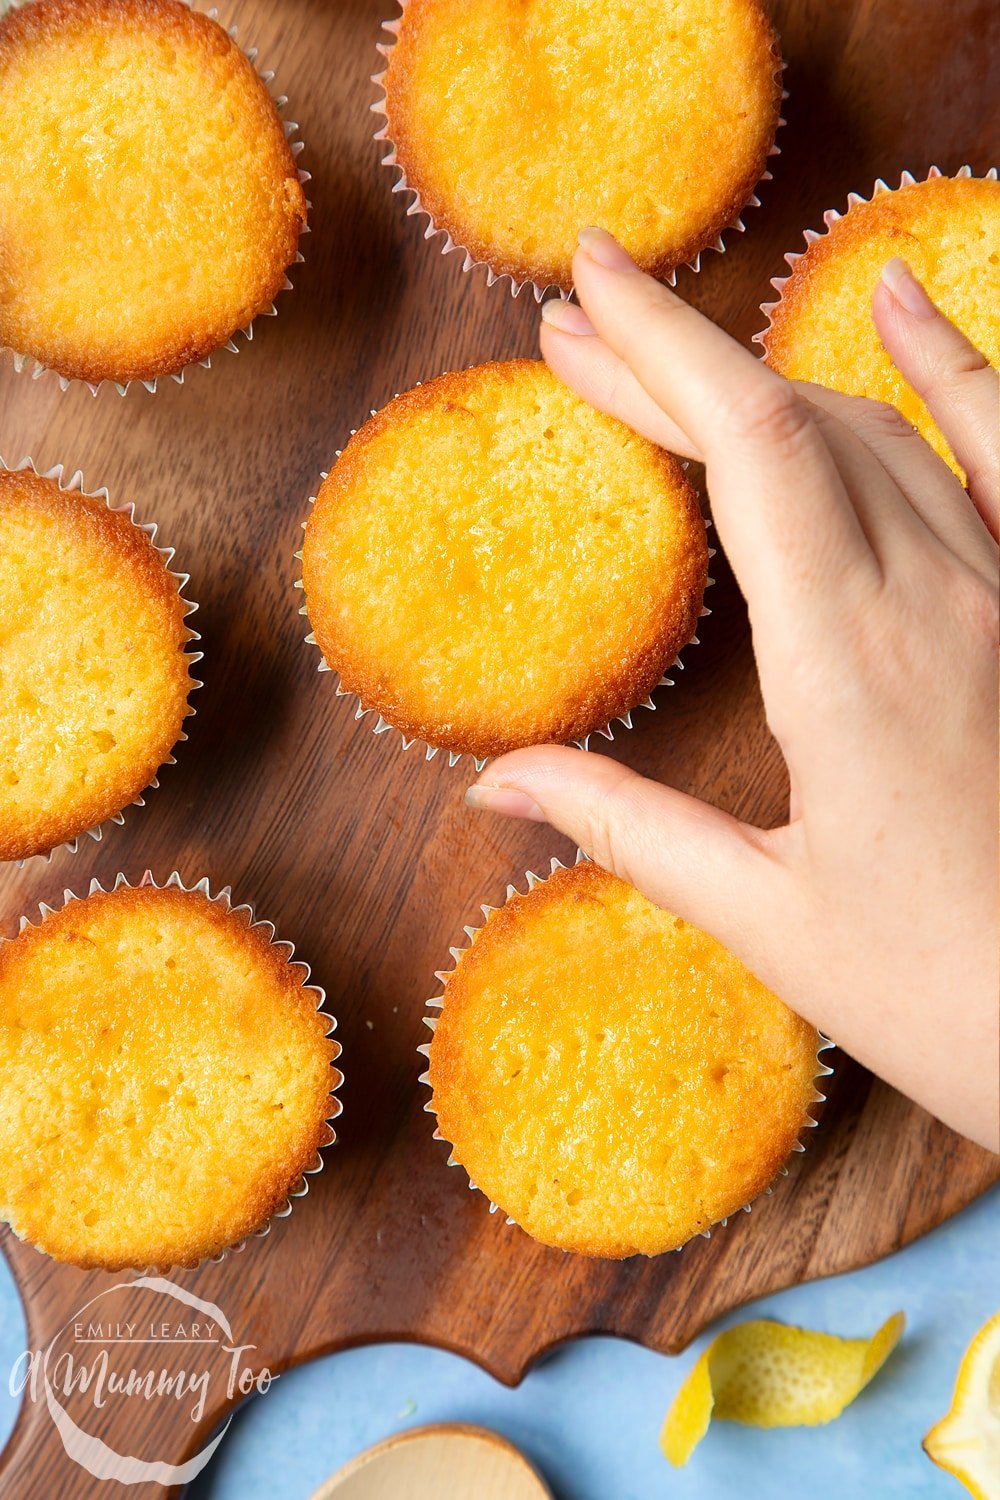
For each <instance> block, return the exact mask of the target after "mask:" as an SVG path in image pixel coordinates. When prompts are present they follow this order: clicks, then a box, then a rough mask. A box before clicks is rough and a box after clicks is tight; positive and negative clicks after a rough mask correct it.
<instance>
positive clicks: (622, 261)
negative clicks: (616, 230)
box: [579, 228, 639, 271]
mask: <svg viewBox="0 0 1000 1500" xmlns="http://www.w3.org/2000/svg"><path fill="white" fill-rule="evenodd" d="M579 240H580V248H581V250H583V251H584V253H585V254H586V255H589V256H590V258H591V260H595V261H596V262H597V264H598V265H599V266H604V268H605V270H607V271H637V270H638V269H639V267H638V266H637V265H636V263H635V261H634V260H633V259H632V257H631V256H630V255H629V254H627V253H626V251H624V250H623V249H622V247H621V245H619V243H618V241H617V240H616V239H615V237H614V236H613V235H610V234H609V233H608V231H607V230H606V229H597V228H591V229H581V230H580V234H579Z"/></svg>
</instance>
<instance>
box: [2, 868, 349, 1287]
mask: <svg viewBox="0 0 1000 1500" xmlns="http://www.w3.org/2000/svg"><path fill="white" fill-rule="evenodd" d="M143 886H152V887H153V888H154V890H169V889H170V888H171V887H176V888H177V889H178V890H182V891H187V892H188V893H189V894H193V893H194V892H195V891H199V892H200V893H201V894H202V895H203V896H204V897H205V899H206V900H207V901H210V902H211V903H212V904H213V905H215V906H220V907H222V909H223V911H226V912H231V913H232V914H233V915H234V916H237V917H242V916H244V915H245V917H246V925H247V928H248V929H250V930H253V931H261V930H264V931H266V932H267V934H268V943H269V944H270V946H271V947H274V948H285V949H287V950H288V951H287V955H286V962H287V963H288V965H289V967H290V968H297V969H303V970H304V971H305V973H304V976H303V980H302V988H303V989H305V990H310V991H311V992H312V993H313V994H314V995H315V996H316V1011H317V1014H318V1015H319V1016H321V1017H322V1019H323V1020H324V1021H326V1022H327V1023H328V1025H327V1029H326V1031H325V1032H324V1035H325V1036H327V1037H332V1035H333V1033H334V1031H335V1030H336V1029H337V1022H336V1018H335V1017H334V1016H331V1015H330V1014H329V1013H328V1012H327V1011H325V1010H324V1009H323V1006H324V1005H325V1004H326V998H327V997H326V991H325V990H324V989H323V988H322V987H321V986H320V985H318V984H311V983H310V980H311V978H312V970H311V969H310V967H309V965H308V964H307V963H306V962H305V961H304V960H303V959H301V958H296V957H295V944H294V943H292V942H290V941H289V940H288V939H287V938H279V937H278V936H277V935H276V928H275V925H274V923H273V922H268V921H264V920H261V919H258V918H256V917H255V916H254V911H253V907H252V906H251V905H250V903H249V902H241V903H240V904H239V905H236V904H235V903H234V902H233V893H232V887H231V886H228V885H226V886H223V887H222V889H221V890H220V891H219V892H218V894H217V895H215V896H213V895H212V892H211V889H210V887H209V879H208V876H207V875H206V876H203V877H202V879H201V880H196V881H195V883H194V885H185V883H184V881H183V880H182V879H181V877H180V875H179V873H178V872H177V871H176V870H174V871H172V873H171V874H170V875H169V876H168V877H167V879H166V880H165V881H164V882H163V884H162V885H157V883H156V881H155V880H154V879H153V876H152V874H151V873H150V871H148V870H147V871H146V873H145V874H144V875H143V877H142V879H141V880H140V881H139V883H138V886H132V884H131V882H130V881H128V880H127V879H126V877H125V875H124V874H122V873H121V872H119V874H117V875H116V876H115V879H114V882H113V884H112V885H110V886H106V885H102V883H101V882H100V881H99V880H98V879H96V878H95V879H93V880H91V881H90V884H89V886H88V889H87V895H88V896H93V895H95V894H96V893H97V892H99V891H100V892H103V893H107V892H108V891H117V890H120V889H122V887H124V888H126V889H128V890H133V889H135V890H138V889H141V888H142V887H143ZM62 895H63V899H62V902H61V904H60V905H58V906H52V905H50V904H49V903H48V902H46V901H41V902H39V905H38V911H39V921H38V922H32V920H31V918H30V917H28V916H22V917H21V918H20V919H19V921H18V928H17V930H18V934H19V935H20V933H22V932H23V931H24V930H25V928H26V927H37V926H40V925H41V923H42V922H44V921H45V919H46V918H47V917H50V916H52V915H53V914H54V913H55V912H57V911H62V910H63V908H64V907H67V906H69V905H70V903H71V902H73V901H80V900H83V899H85V898H83V897H80V896H77V894H76V892H75V891H73V890H70V889H69V888H67V889H65V890H64V891H63V893H62ZM10 941H12V940H11V939H10V938H7V937H5V936H2V935H0V944H2V943H5V942H10ZM331 1045H332V1047H333V1053H332V1056H331V1058H330V1069H331V1083H330V1112H329V1114H327V1115H326V1117H325V1129H324V1138H323V1139H322V1140H321V1141H320V1144H319V1146H318V1148H317V1150H316V1153H315V1156H314V1157H313V1160H312V1161H311V1162H310V1163H309V1165H308V1166H307V1167H304V1168H303V1170H302V1172H301V1174H300V1176H299V1177H298V1179H297V1180H296V1181H295V1182H294V1183H293V1184H292V1186H291V1187H290V1188H289V1190H288V1193H287V1195H286V1197H285V1199H284V1201H283V1202H282V1203H281V1204H280V1205H279V1206H278V1208H276V1209H275V1211H274V1213H272V1214H271V1215H270V1217H269V1218H268V1220H267V1221H266V1223H264V1224H262V1225H261V1226H260V1228H259V1229H255V1230H253V1231H252V1232H251V1233H250V1234H248V1235H245V1236H244V1237H243V1239H241V1240H237V1241H236V1242H235V1243H234V1244H232V1245H226V1246H224V1247H223V1249H221V1250H218V1251H216V1253H215V1254H214V1255H207V1256H205V1257H204V1258H203V1259H202V1260H201V1261H199V1263H198V1266H204V1265H218V1264H219V1263H220V1262H221V1261H223V1260H225V1259H226V1258H227V1256H230V1255H238V1254H239V1253H240V1251H241V1250H244V1249H246V1246H247V1244H248V1243H249V1241H250V1240H259V1239H265V1238H266V1237H267V1235H269V1234H270V1232H271V1228H272V1226H273V1225H274V1223H275V1221H276V1220H278V1219H287V1218H288V1216H289V1214H290V1213H291V1212H292V1208H293V1206H294V1203H295V1201H296V1200H297V1199H299V1198H304V1197H305V1196H306V1194H307V1193H308V1191H309V1183H308V1181H307V1179H308V1178H310V1177H314V1176H315V1175H316V1173H317V1172H321V1171H322V1170H323V1166H324V1159H323V1156H322V1155H321V1152H323V1151H324V1150H326V1148H327V1147H328V1146H332V1145H333V1144H334V1142H335V1141H336V1139H337V1133H336V1131H335V1130H334V1128H333V1123H332V1122H333V1121H334V1120H336V1119H337V1118H338V1116H339V1115H341V1114H342V1113H343V1108H344V1106H343V1105H342V1104H341V1102H340V1100H339V1099H338V1098H337V1090H338V1089H339V1088H340V1087H341V1085H342V1084H343V1081H344V1075H343V1073H342V1072H341V1071H340V1069H339V1068H337V1067H335V1066H334V1064H335V1063H336V1061H337V1059H338V1058H339V1057H340V1055H341V1053H342V1051H343V1048H342V1047H341V1045H340V1043H339V1042H337V1041H334V1042H332V1044H331ZM11 1229H12V1232H13V1233H15V1234H16V1230H13V1226H11ZM18 1238H20V1236H18ZM26 1243H30V1241H27V1242H26ZM32 1249H34V1250H37V1251H38V1254H39V1255H45V1256H46V1259H48V1258H49V1257H48V1255H47V1252H46V1251H44V1250H42V1249H40V1248H39V1246H37V1245H32ZM132 1269H135V1270H137V1271H139V1273H140V1274H142V1275H153V1274H156V1273H158V1272H159V1273H162V1272H165V1271H168V1270H176V1269H179V1268H178V1267H175V1266H173V1265H170V1266H161V1265H149V1266H143V1267H133V1268H132ZM183 1269H185V1270H196V1269H198V1267H189V1266H185V1267H184V1268H183Z"/></svg>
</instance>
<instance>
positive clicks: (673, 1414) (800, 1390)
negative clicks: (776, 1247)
mask: <svg viewBox="0 0 1000 1500" xmlns="http://www.w3.org/2000/svg"><path fill="white" fill-rule="evenodd" d="M905 1323H906V1319H905V1317H904V1316H903V1314H902V1313H901V1312H897V1313H893V1315H892V1317H891V1318H888V1319H887V1320H886V1322H885V1323H883V1324H882V1327H881V1328H880V1329H879V1330H878V1332H877V1333H875V1334H874V1335H873V1336H872V1337H871V1338H870V1339H842V1338H838V1337H837V1336H836V1335H835V1334H832V1333H815V1332H813V1331H812V1330H811V1329H808V1328H791V1327H788V1326H787V1325H786V1324H784V1323H774V1322H770V1321H768V1320H766V1319H758V1320H756V1321H754V1322H750V1323H740V1324H738V1325H737V1327H735V1328H728V1329H726V1331H725V1332H724V1333H720V1334H719V1335H718V1337H717V1338H715V1339H713V1341H712V1343H711V1344H709V1346H708V1348H707V1349H706V1350H705V1352H704V1353H703V1354H702V1356H701V1358H700V1359H699V1360H698V1362H697V1364H696V1365H695V1366H694V1368H693V1369H692V1370H691V1373H690V1374H689V1375H688V1377H687V1379H686V1380H685V1381H684V1384H683V1385H682V1386H681V1388H680V1390H679V1391H678V1392H677V1395H676V1396H675V1397H674V1401H673V1405H672V1406H671V1408H670V1410H669V1411H668V1412H667V1417H666V1421H665V1422H664V1424H663V1431H662V1433H661V1435H660V1447H661V1448H662V1449H663V1452H664V1455H665V1456H666V1457H667V1458H668V1459H669V1460H670V1462H671V1463H672V1464H674V1465H675V1466H677V1467H680V1466H681V1465H683V1464H686V1463H687V1461H688V1459H689V1458H690V1457H691V1454H692V1453H693V1452H694V1450H695V1448H696V1447H697V1446H698V1444H699V1443H700V1442H701V1440H702V1438H703V1437H704V1436H705V1433H706V1432H707V1431H708V1424H709V1422H710V1421H711V1419H712V1416H713V1414H714V1415H715V1416H716V1417H718V1418H720V1419H721V1420H722V1421H728V1422H743V1423H745V1424H747V1425H748V1426H751V1427H812V1426H815V1425H816V1424H817V1423H820V1422H832V1421H833V1419H834V1417H839V1416H840V1413H841V1412H842V1411H843V1410H844V1408H845V1406H849V1405H850V1403H851V1402H852V1401H853V1400H854V1398H855V1396H856V1395H857V1394H858V1392H859V1391H861V1390H863V1389H864V1387H865V1386H866V1385H867V1384H868V1382H869V1381H870V1380H871V1378H872V1376H873V1375H874V1374H875V1373H876V1371H877V1370H879V1369H880V1368H881V1366H882V1365H883V1364H884V1363H885V1361H886V1360H887V1359H888V1357H889V1355H890V1354H891V1353H892V1351H893V1349H895V1347H896V1345H897V1344H898V1343H899V1340H900V1338H901V1336H902V1333H903V1328H904V1326H905Z"/></svg>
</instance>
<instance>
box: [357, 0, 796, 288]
mask: <svg viewBox="0 0 1000 1500" xmlns="http://www.w3.org/2000/svg"><path fill="white" fill-rule="evenodd" d="M397 3H398V5H399V7H400V12H403V11H405V9H406V7H407V5H408V3H409V0H397ZM402 19H403V18H402V14H400V15H399V16H397V17H396V19H395V20H394V21H383V22H382V30H383V31H385V32H387V33H388V35H389V37H390V38H391V40H389V41H386V42H376V44H375V50H376V51H377V52H379V53H380V54H381V56H382V57H383V58H384V59H385V64H386V65H385V67H384V68H383V69H382V71H381V72H380V73H373V74H372V78H371V81H372V83H374V84H375V85H376V86H377V87H378V88H380V89H381V90H382V97H381V99H377V100H376V101H375V103H374V104H371V105H369V109H370V111H371V113H372V114H375V115H381V116H382V119H383V122H384V123H383V124H382V125H380V126H379V128H378V129H377V130H376V131H375V135H374V139H375V140H376V141H379V142H380V143H382V144H384V145H386V146H387V147H388V151H387V152H386V154H385V156H383V157H382V166H383V167H390V168H392V169H394V170H396V171H397V172H398V173H399V177H398V178H397V180H396V181H395V182H394V183H393V185H392V189H391V191H392V192H394V193H409V194H410V202H409V204H408V205H407V208H406V213H407V217H411V218H412V217H413V216H414V215H417V214H423V216H424V218H425V219H426V220H427V225H426V227H425V229H424V239H425V240H431V239H434V238H436V237H437V236H440V237H441V246H440V249H441V254H442V255H450V254H451V252H452V251H453V250H458V251H460V252H461V254H462V256H463V262H462V270H463V271H474V270H476V269H477V268H478V267H482V269H483V270H484V271H485V272H486V285H487V286H490V287H491V286H494V285H495V284H496V283H497V282H498V281H508V282H510V294H511V296H512V297H517V296H518V295H519V294H520V293H521V292H522V291H523V290H524V288H525V287H529V286H530V287H531V290H532V293H533V295H534V298H535V301H536V302H541V300H542V298H543V297H544V296H545V295H546V293H547V292H549V291H558V293H559V297H560V298H561V299H562V300H563V301H567V300H568V299H569V298H570V297H571V296H572V293H571V292H564V291H563V290H562V289H561V288H557V287H556V285H555V283H554V282H537V281H532V280H527V281H518V280H517V278H516V277H515V276H513V275H511V274H510V273H509V272H499V271H494V269H493V267H492V266H491V265H490V264H489V262H488V261H484V260H477V259H476V258H475V256H474V255H473V254H472V252H471V250H469V249H468V248H467V247H466V246H465V245H463V244H460V243H459V242H458V241H457V240H456V239H455V238H454V237H453V236H452V235H451V234H450V233H449V231H448V230H447V229H444V228H443V227H442V226H441V225H439V224H437V223H435V220H434V216H433V215H432V214H431V212H430V210H429V209H427V208H425V207H424V204H423V201H422V199H421V197H420V194H419V192H418V191H417V189H416V188H415V187H413V186H412V185H411V184H410V183H409V181H408V180H407V176H406V172H405V171H404V169H403V167H402V165H401V163H400V162H399V161H398V160H397V157H396V147H395V146H394V145H393V143H392V140H391V139H390V137H389V116H388V113H387V111H386V91H385V75H386V73H387V71H388V67H389V55H390V53H391V52H392V49H393V47H394V46H395V45H396V37H397V36H398V35H399V28H400V25H401V23H402ZM786 67H787V64H786V63H785V62H784V61H782V62H781V64H780V70H779V76H780V75H781V74H783V73H784V71H785V68H786ZM781 98H782V102H784V100H786V99H787V98H788V90H787V89H786V88H782V90H781ZM786 123H787V122H786V120H785V118H784V116H783V115H779V117H778V125H777V129H778V130H780V129H781V127H782V126H783V125H785V124H786ZM767 154H768V157H769V158H770V157H774V156H780V155H781V147H780V146H779V145H778V143H777V140H775V141H774V142H773V143H772V144H771V146H770V147H769V149H768V153H767ZM771 177H772V173H771V171H770V169H765V171H764V172H762V173H761V176H760V178H759V179H758V181H757V183H756V185H755V188H754V191H753V192H752V193H751V194H750V197H749V198H748V199H747V201H746V203H744V205H743V207H742V208H741V209H740V211H739V213H738V214H737V215H736V217H735V218H734V219H732V220H731V221H730V223H728V224H726V225H725V226H724V227H723V228H722V230H721V231H720V232H719V234H718V235H717V236H716V238H715V239H714V241H713V242H712V244H710V245H706V246H705V248H704V250H699V251H698V254H697V255H696V256H695V257H694V259H693V260H690V261H686V262H684V263H683V265H679V266H675V267H674V269H673V270H672V271H671V272H670V273H669V275H668V276H667V277H666V278H665V280H666V282H667V285H668V286H676V284H677V272H678V271H680V270H682V269H683V266H687V268H688V269H689V270H691V271H700V270H701V257H702V256H703V255H705V254H707V252H708V251H709V250H714V251H717V252H718V254H720V255H724V254H725V252H726V245H725V236H726V235H727V234H730V233H735V234H745V233H746V225H745V224H744V222H743V215H744V214H745V213H746V212H747V210H748V209H751V208H760V199H759V198H758V196H757V191H756V189H757V188H759V187H760V185H761V183H764V182H770V181H771Z"/></svg>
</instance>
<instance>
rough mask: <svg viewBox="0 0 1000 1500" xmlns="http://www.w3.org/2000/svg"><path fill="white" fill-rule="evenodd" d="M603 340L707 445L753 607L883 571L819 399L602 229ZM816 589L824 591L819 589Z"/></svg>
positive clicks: (593, 253) (592, 271) (598, 295)
mask: <svg viewBox="0 0 1000 1500" xmlns="http://www.w3.org/2000/svg"><path fill="white" fill-rule="evenodd" d="M573 273H574V278H575V283H576V290H577V295H578V296H579V299H580V303H581V305H582V306H583V308H584V309H585V311H586V313H587V315H588V316H589V318H590V320H591V322H592V323H593V325H594V327H595V329H596V330H597V333H598V334H599V335H600V337H601V338H602V339H603V341H604V343H605V344H607V346H608V347H609V348H610V349H611V350H613V352H614V353H615V354H617V355H618V356H619V357H620V358H621V359H622V360H623V361H624V362H625V364H626V365H627V366H628V368H629V369H630V370H631V372H632V374H633V375H634V376H635V377H636V379H637V380H638V382H639V384H640V385H641V386H642V388H643V389H644V390H645V391H646V393H647V394H648V395H649V396H650V397H651V398H652V399H653V400H654V401H655V402H656V403H657V404H658V405H659V406H660V407H661V408H662V409H663V410H664V411H665V412H666V414H667V416H668V417H669V418H670V419H671V420H672V421H673V422H674V423H676V425H677V426H678V427H679V428H680V429H681V431H682V432H683V433H684V434H685V435H686V436H687V438H688V440H689V442H690V444H691V446H692V448H694V449H696V450H698V451H699V452H700V453H702V454H703V455H704V458H705V465H706V470H707V474H708V483H709V489H710V491H711V496H712V510H713V514H714V517H715V521H716V525H717V526H718V529H719V535H720V537H721V538H722V541H723V542H724V544H725V547H726V551H727V553H728V555H729V559H730V561H731V563H732V565H733V569H734V571H735V572H736V576H737V578H738V580H739V583H740V585H741V587H742V588H743V591H744V593H745V594H746V597H747V600H748V602H749V604H750V606H751V611H752V612H753V611H754V609H755V607H757V606H758V605H760V604H761V603H762V602H763V600H764V599H765V598H766V597H767V595H768V594H769V593H772V592H773V591H774V590H775V589H776V588H777V589H778V590H780V592H781V593H782V594H784V593H785V591H786V590H787V589H788V588H789V587H793V586H794V587H797V589H798V590H802V589H804V590H805V591H806V592H808V593H809V594H810V595H813V596H814V585H815V583H816V581H817V576H819V575H822V577H823V578H824V579H825V580H827V581H828V580H829V578H830V575H831V572H837V571H844V572H845V573H846V572H849V571H851V570H852V569H853V570H856V569H858V568H859V567H861V568H865V567H866V566H867V567H870V568H871V569H872V570H877V566H878V565H877V563H876V560H875V557H874V554H873V552H872V550H871V548H870V546H869V544H868V541H867V539H866V537H865V534H864V531H863V529H862V527H861V524H860V522H859V520H858V516H857V513H856V512H855V509H854V506H853V505H852V504H851V500H850V497H849V495H848V492H847V489H846V486H845V485H844V483H843V481H842V480H841V477H840V474H839V472H838V470H837V466H836V464H835V462H834V460H833V456H832V455H831V453H830V451H829V449H828V447H827V445H826V443H825V442H824V440H823V438H822V436H821V434H820V431H819V429H818V427H817V425H816V423H815V421H814V416H813V412H812V410H811V408H810V406H809V404H808V403H807V402H805V401H802V400H801V398H800V397H799V396H798V395H797V393H796V392H795V390H794V389H793V387H792V386H791V385H790V384H789V382H787V381H786V380H784V379H783V378H782V377H781V376H780V375H777V374H776V373H775V372H774V371H772V370H769V369H768V368H767V367H766V366H765V365H763V364H762V363H761V362H760V361H759V360H758V359H756V358H755V357H754V356H753V355H752V354H750V353H749V352H748V351H747V350H746V349H743V348H742V347H741V346H740V345H739V344H737V343H736V341H735V340H734V339H732V338H730V337H729V335H728V334H727V333H725V332H724V331H723V330H722V329H721V328H718V327H716V325H715V324H714V323H712V322H711V321H710V320H709V319H708V318H705V317H703V316H702V315H701V313H699V312H697V311H696V310H695V309H694V308H693V307H690V306H688V304H687V303H685V302H683V301H682V300H681V298H680V297H678V296H676V295H675V293H673V292H671V291H669V290H668V289H667V288H666V287H664V286H662V285H661V284H660V283H659V282H657V281H654V280H653V279H652V277H650V276H646V275H644V274H643V273H642V272H641V271H639V270H638V268H637V267H636V266H635V265H634V264H633V263H632V261H631V260H630V259H629V257H628V256H627V255H626V253H625V251H624V250H622V248H621V246H620V245H618V243H617V242H616V241H615V240H614V239H612V237H611V236H610V235H609V234H606V233H605V231H604V230H601V229H586V230H584V231H583V232H582V233H581V235H580V249H579V250H578V251H577V253H576V255H575V257H574V260H573ZM814 597H815V596H814Z"/></svg>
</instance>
